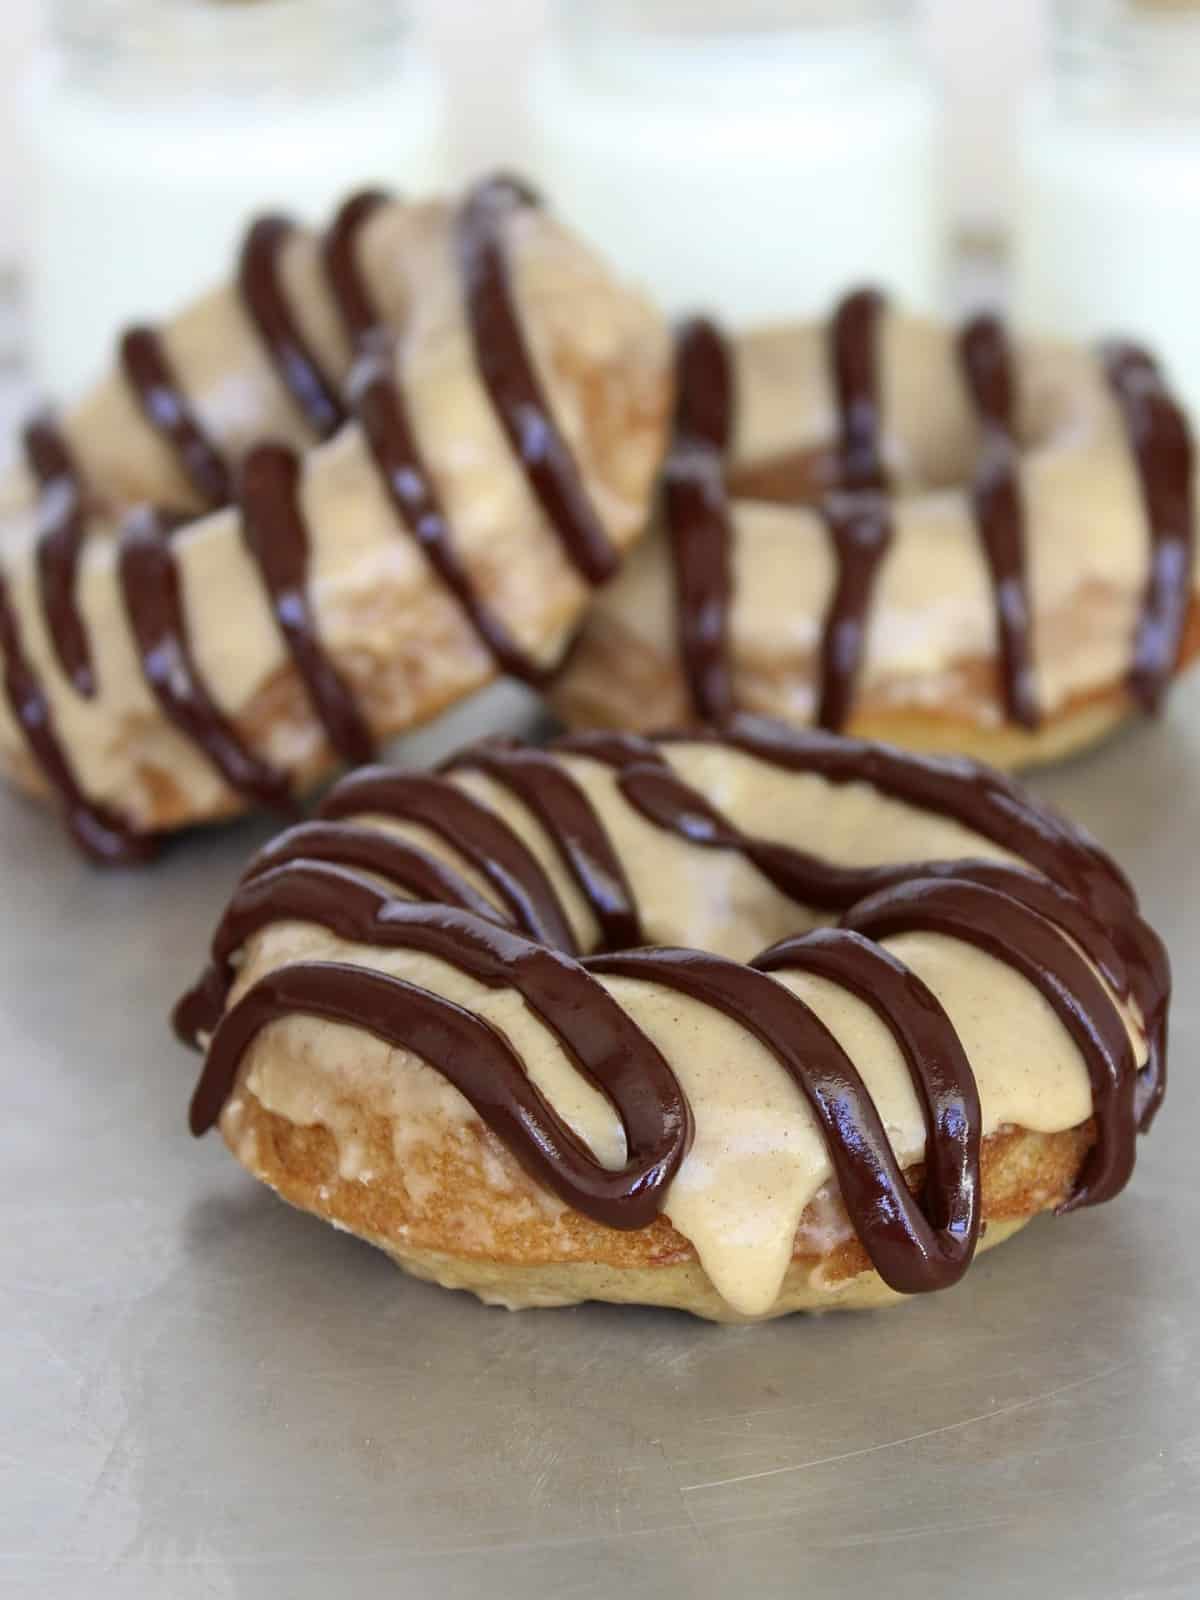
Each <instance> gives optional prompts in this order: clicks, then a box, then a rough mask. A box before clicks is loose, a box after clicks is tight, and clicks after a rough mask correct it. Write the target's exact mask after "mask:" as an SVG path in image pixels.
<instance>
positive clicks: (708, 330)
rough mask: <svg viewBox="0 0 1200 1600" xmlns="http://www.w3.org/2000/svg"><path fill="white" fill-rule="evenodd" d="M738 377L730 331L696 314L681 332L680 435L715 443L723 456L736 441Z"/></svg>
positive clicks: (678, 374) (677, 372)
mask: <svg viewBox="0 0 1200 1600" xmlns="http://www.w3.org/2000/svg"><path fill="white" fill-rule="evenodd" d="M735 407H736V381H735V376H734V370H733V357H732V355H731V354H730V350H729V346H728V345H727V344H726V342H725V336H724V334H723V333H722V332H721V330H720V329H719V328H718V327H717V325H716V323H715V322H712V321H710V320H709V318H707V317H690V318H689V319H688V320H687V321H686V322H684V323H683V324H682V326H681V327H680V328H679V330H678V332H677V333H676V335H675V436H676V438H677V439H687V440H696V441H699V442H700V443H702V444H706V445H709V446H710V447H711V448H712V449H713V450H715V451H716V452H717V454H718V455H719V456H722V457H724V456H725V455H727V454H728V452H729V450H730V449H731V447H732V445H733V418H734V414H735Z"/></svg>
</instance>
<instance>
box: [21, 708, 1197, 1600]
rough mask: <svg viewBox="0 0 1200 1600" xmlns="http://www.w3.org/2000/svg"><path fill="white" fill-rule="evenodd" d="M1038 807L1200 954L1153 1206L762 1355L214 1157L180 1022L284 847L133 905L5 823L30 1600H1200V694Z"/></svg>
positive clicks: (1177, 1049)
mask: <svg viewBox="0 0 1200 1600" xmlns="http://www.w3.org/2000/svg"><path fill="white" fill-rule="evenodd" d="M516 705H517V702H516V701H515V700H513V699H512V698H511V697H510V698H509V699H507V700H504V701H502V702H501V703H499V705H497V703H496V702H494V701H493V703H492V712H493V713H494V714H495V715H497V716H498V717H500V718H501V719H505V718H509V717H512V716H514V715H516V714H517V712H516V711H515V709H514V708H515V707H516ZM485 714H486V713H485V712H484V711H478V712H476V713H474V714H472V715H471V716H470V717H468V718H466V719H464V718H462V717H460V718H458V719H457V720H456V721H452V723H451V725H450V726H449V728H447V729H446V730H445V731H444V733H442V734H440V735H439V738H438V741H437V742H438V743H439V744H444V743H445V742H446V741H447V740H449V739H451V738H454V737H461V736H462V734H463V732H464V727H465V726H466V725H467V724H469V723H471V722H478V720H479V719H480V717H481V716H483V715H485ZM432 748H433V744H432V743H431V742H430V741H425V743H424V744H423V746H415V745H414V746H410V748H409V751H408V755H409V756H410V757H412V758H414V759H415V758H417V757H418V756H419V755H422V754H427V753H428V752H429V751H430V750H431V749H432ZM1038 787H1039V788H1040V789H1042V790H1043V791H1044V792H1045V793H1047V794H1049V795H1050V796H1051V797H1052V798H1053V799H1054V800H1056V801H1057V802H1058V803H1059V804H1061V805H1063V806H1064V807H1066V808H1067V809H1069V810H1070V811H1071V812H1072V813H1073V814H1074V815H1076V816H1077V817H1079V818H1080V819H1082V820H1083V821H1084V822H1086V823H1087V824H1088V825H1090V826H1091V827H1092V828H1093V829H1094V830H1095V831H1096V832H1097V833H1098V834H1099V836H1100V837H1101V839H1102V840H1103V841H1104V842H1105V843H1106V844H1108V845H1109V846H1111V847H1112V848H1113V849H1114V850H1115V851H1116V852H1117V853H1118V854H1119V855H1120V857H1121V858H1122V860H1123V861H1124V862H1125V864H1126V865H1127V867H1128V868H1129V870H1130V871H1131V873H1132V874H1133V876H1134V878H1135V879H1136V881H1137V882H1138V884H1139V886H1140V888H1141V889H1142V891H1143V893H1144V896H1145V900H1146V904H1147V906H1148V908H1149V912H1150V915H1151V917H1152V918H1153V919H1154V920H1155V921H1156V923H1157V925H1158V926H1159V927H1160V928H1161V929H1162V931H1163V932H1164V933H1165V934H1166V936H1167V937H1168V939H1169V940H1170V943H1171V947H1172V950H1173V954H1174V957H1175V966H1176V974H1177V996H1176V1002H1175V1016H1174V1029H1173V1049H1172V1057H1171V1065H1172V1073H1173V1082H1172V1086H1171V1089H1170V1093H1169V1095H1168V1099H1167V1103H1166V1109H1165V1111H1164V1113H1163V1115H1162V1117H1161V1118H1160V1121H1159V1125H1158V1126H1157V1127H1156V1129H1155V1131H1154V1134H1153V1136H1152V1137H1151V1138H1150V1139H1149V1140H1148V1141H1146V1142H1145V1143H1144V1144H1143V1146H1142V1152H1141V1160H1140V1162H1139V1165H1138V1170H1137V1175H1136V1178H1135V1180H1134V1183H1133V1186H1132V1188H1131V1189H1130V1190H1129V1192H1128V1193H1127V1194H1125V1195H1124V1196H1123V1197H1122V1198H1121V1199H1120V1200H1119V1201H1117V1202H1116V1203H1115V1204H1113V1205H1110V1206H1107V1207H1104V1208H1101V1209H1099V1210H1096V1211H1092V1212H1086V1213H1083V1214H1081V1215H1079V1216H1075V1217H1071V1218H1067V1219H1064V1220H1062V1221H1060V1222H1053V1221H1046V1222H1042V1223H1039V1224H1038V1225H1036V1226H1034V1227H1033V1228H1032V1229H1030V1230H1029V1232H1028V1233H1027V1234H1026V1235H1025V1236H1024V1237H1021V1238H1018V1239H1017V1240H1015V1241H1014V1242H1013V1243H1012V1244H1010V1245H1007V1246H1006V1247H1005V1248H1004V1249H1002V1250H999V1251H997V1252H996V1253H995V1254H994V1255H991V1256H988V1257H986V1258H985V1259H983V1260H982V1261H981V1262H980V1263H979V1264H978V1265H977V1266H976V1267H975V1268H974V1269H973V1271H972V1272H971V1274H970V1275H969V1277H968V1278H967V1280H966V1282H965V1283H964V1284H963V1285H962V1286H961V1287H960V1288H958V1289H957V1290H955V1291H953V1292H951V1293H949V1294H945V1295H936V1296H931V1297H928V1298H925V1299H921V1300H917V1301H915V1302H914V1303H913V1304H911V1305H909V1306H907V1307H904V1308H902V1309H899V1310H896V1311H892V1312H888V1313H884V1314H879V1315H860V1316H857V1317H847V1316H840V1317H831V1318H827V1319H825V1320H823V1321H814V1320H803V1319H792V1320H790V1321H785V1322H782V1323H775V1324H771V1325H769V1326H766V1327H762V1328H757V1329H749V1330H746V1329H720V1328H713V1327H709V1326H706V1325H703V1324H700V1323H696V1322H692V1321H690V1320H688V1319H686V1318H684V1317H682V1316H678V1315H674V1314H668V1313H655V1312H648V1311H636V1310H615V1309H610V1308H605V1307H598V1306H593V1307H585V1308H580V1309H576V1310H569V1311H546V1312H527V1313H524V1314H521V1315H519V1316H518V1315H511V1314H509V1313H507V1312H504V1311H498V1310H488V1309H485V1308H483V1307H481V1306H479V1305H478V1304H476V1302H475V1301H473V1300H470V1299H467V1298H466V1297H465V1296H462V1295H455V1294H450V1293H446V1292H443V1291H441V1290H438V1289H435V1288H431V1287H427V1286H426V1285H423V1284H419V1283H415V1282H411V1281H410V1280H408V1279H406V1278H404V1277H402V1276H401V1275H400V1273H398V1272H397V1271H396V1269H395V1268H394V1267H392V1266H390V1265H389V1264H388V1263H387V1262H386V1261H385V1260H384V1258H383V1257H382V1256H380V1255H378V1254H376V1253H375V1252H374V1251H372V1250H369V1249H368V1248H367V1247H366V1246H364V1245H361V1244H359V1243H357V1242H356V1241H354V1240H352V1239H349V1238H347V1237H345V1236H342V1235H339V1234H337V1233H335V1232H334V1231H333V1230H332V1229H329V1228H326V1227H323V1226H321V1225H320V1224H319V1223H316V1222H314V1221H312V1220H310V1219H308V1218H306V1217H303V1216H301V1215H300V1214H298V1213H296V1212H293V1211H290V1210H288V1209H287V1208H286V1207H285V1206H283V1205H282V1204H280V1203H279V1202H278V1201H277V1200H275V1199H274V1197H273V1196H272V1195H270V1194H269V1193H268V1192H267V1191H266V1190H265V1189H262V1188H260V1187H259V1186H257V1185H256V1184H254V1183H253V1182H252V1181H251V1180H250V1179H249V1178H248V1177H246V1176H245V1175H244V1174H243V1173H242V1172H241V1171H240V1169H238V1168H237V1167H236V1166H235V1165H234V1163H233V1162H232V1161H231V1160H230V1158H229V1157H228V1156H227V1155H226V1153H225V1151H224V1149H223V1147H222V1146H221V1145H220V1143H219V1142H218V1141H217V1140H216V1139H215V1138H209V1139H207V1140H205V1141H203V1142H202V1143H199V1144H197V1143H194V1142H193V1141H192V1140H191V1139H190V1138H189V1137H188V1135H187V1132H186V1130H185V1128H184V1104H185V1100H186V1097H187V1094H188V1091H189V1088H190V1085H191V1081H192V1077H193V1073H194V1062H193V1059H192V1058H191V1057H190V1056H189V1055H187V1054H186V1053H185V1052H183V1051H182V1050H181V1049H179V1048H178V1047H177V1046H176V1045H175V1044H174V1043H173V1041H172V1040H171V1038H170V1037H169V1035H168V1033H167V1030H166V1026H165V1023H164V1015H165V1013H166V1011H167V1008H168V1006H169V1005H170V1003H171V1001H172V1000H173V999H174V997H175V995H176V993H177V991H178V990H179V989H180V987H181V986H182V985H183V983H184V982H185V980H187V979H189V978H190V977H191V976H192V975H193V973H194V971H195V970H196V967H197V963H198V962H199V960H200V958H201V955H202V952H203V947H204V943H205V940H206V937H207V935H208V933H209V931H210V929H211V925H212V922H213V919H214V916H215V915H216V912H217V910H218V908H219V906H220V904H221V902H222V900H223V898H224V896H225V894H226V891H227V889H228V887H229V884H230V881H231V879H232V877H233V875H234V873H235V871H236V869H237V867H238V865H239V864H240V863H241V862H242V861H243V860H244V858H245V856H246V854H247V851H248V850H249V849H250V848H251V846H252V845H253V844H254V843H255V842H256V840H257V839H259V838H261V837H263V836H264V835H265V833H266V832H267V831H268V829H267V828H266V827H264V826H261V825H258V824H251V825H245V826H241V827H237V828H234V829H231V830H227V831H225V832H222V833H214V834H211V835H207V836H203V837H197V838H193V839H191V840H189V841H187V842H185V843H183V844H182V845H180V846H178V847H177V848H175V849H174V850H172V851H171V852H170V853H169V854H168V855H167V856H166V858H165V859H164V860H163V862H162V863H161V864H160V865H159V866H158V867H156V868H154V869H152V870H151V871H149V872H147V873H145V874H143V875H125V876H120V875H118V876H102V875H97V874H95V873H94V872H92V871H90V870H88V869H87V868H86V867H84V866H82V865H80V864H78V863H77V862H76V861H75V860H74V859H73V858H72V857H71V856H70V855H69V853H68V852H67V851H66V849H65V848H64V847H63V846H62V844H61V841H60V840H59V839H58V838H57V836H56V835H55V832H54V829H53V827H52V825H51V824H50V822H49V821H48V819H47V818H46V817H45V816H44V815H42V814H41V813H40V812H38V811H36V810H35V809H33V808H31V807H29V806H27V805H25V804H23V803H21V802H20V801H17V800H15V799H13V798H12V797H11V796H8V795H5V796H4V797H3V798H2V799H0V859H2V861H3V882H4V886H5V914H4V919H3V940H4V945H3V961H2V963H0V970H2V972H3V979H2V983H3V990H2V993H3V1004H4V1021H5V1036H4V1037H5V1048H4V1080H5V1087H4V1099H3V1119H2V1121H0V1171H2V1173H3V1181H4V1202H3V1221H4V1225H3V1229H2V1230H0V1283H2V1285H3V1310H2V1313H0V1314H2V1316H3V1334H2V1340H0V1557H2V1560H0V1593H3V1594H6V1595H7V1594H12V1595H20V1596H26V1595H28V1596H35V1595H36V1596H38V1597H39V1600H60V1597H65V1596H77V1595H79V1596H83V1595H86V1596H88V1597H107V1596H122V1597H124V1596H155V1597H158V1596H169V1597H172V1600H175V1597H178V1600H190V1597H192V1596H202V1595H203V1596H213V1595H215V1596H253V1597H255V1600H257V1597H278V1600H309V1597H313V1600H315V1597H320V1600H329V1597H330V1596H354V1597H356V1600H358V1597H365V1600H371V1597H374V1596H377V1595H379V1596H382V1595H388V1596H396V1595H406V1596H407V1595H413V1596H421V1597H437V1600H441V1597H451V1596H454V1597H459V1596H462V1597H467V1596H471V1597H474V1596H476V1595H479V1594H487V1595H492V1596H497V1597H503V1596H507V1595H518V1594H521V1595H535V1596H542V1595H545V1596H555V1597H559V1596H564V1597H572V1600H582V1597H585V1596H587V1597H608V1596H618V1595H619V1596H622V1597H630V1600H638V1597H643V1596H646V1597H648V1596H671V1595H675V1594H683V1593H687V1594H690V1595H694V1596H698V1597H707V1596H717V1595H728V1594H740V1593H743V1592H744V1593H746V1594H748V1595H754V1596H759V1597H764V1600H770V1597H774V1596H784V1595H786V1596H794V1595H821V1596H824V1595H829V1594H837V1595H839V1596H845V1597H854V1596H860V1595H861V1596H866V1595H871V1596H875V1595H877V1594H880V1593H884V1594H886V1595H887V1596H888V1597H889V1600H906V1597H908V1596H920V1597H922V1600H924V1597H926V1596H928V1595H942V1594H947V1593H959V1592H965V1593H970V1594H971V1595H972V1596H973V1597H979V1600H982V1597H992V1596H1000V1595H1004V1596H1008V1595H1054V1596H1056V1597H1073V1596H1088V1597H1094V1596H1100V1597H1109V1596H1134V1595H1137V1596H1143V1595H1145V1596H1148V1595H1154V1596H1165V1595H1194V1594H1197V1593H1200V1349H1198V1333H1197V1325H1198V1323H1200V1278H1198V1274H1197V1266H1198V1264H1200V1247H1198V1244H1197V1234H1198V1231H1200V1201H1198V1199H1197V1187H1196V1173H1197V1170H1198V1160H1197V1140H1198V1139H1200V1115H1198V1113H1200V1084H1198V1079H1197V1073H1196V1058H1197V1054H1198V1048H1200V906H1198V905H1197V903H1196V902H1197V889H1198V888H1200V883H1198V880H1197V873H1196V868H1195V848H1196V842H1197V836H1198V834H1200V828H1198V827H1197V824H1198V822H1200V684H1193V685H1190V686H1189V687H1188V689H1187V690H1186V691H1185V692H1184V693H1183V694H1181V695H1179V696H1178V697H1177V699H1176V701H1175V702H1174V705H1173V707H1172V711H1171V714H1170V717H1169V718H1168V720H1167V721H1166V722H1165V723H1164V724H1162V725H1161V726H1157V727H1150V726H1143V727H1139V728H1137V729H1134V730H1133V731H1132V732H1130V733H1128V734H1127V735H1125V736H1124V737H1122V738H1121V739H1120V740H1118V741H1117V742H1116V743H1115V744H1114V745H1111V746H1109V747H1108V748H1107V749H1104V750H1102V751H1099V752H1097V753H1096V754H1094V755H1093V756H1090V757H1088V758H1087V759H1085V760H1082V761H1078V762H1076V763H1074V764H1072V765H1070V766H1067V767H1064V768H1061V769H1060V770H1058V771H1057V772H1055V773H1053V774H1052V775H1050V776H1049V777H1046V778H1044V779H1042V780H1040V781H1039V783H1038Z"/></svg>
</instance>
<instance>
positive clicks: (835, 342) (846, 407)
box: [829, 289, 888, 491]
mask: <svg viewBox="0 0 1200 1600" xmlns="http://www.w3.org/2000/svg"><path fill="white" fill-rule="evenodd" d="M884 309H885V302H884V298H883V296H882V295H881V294H880V293H879V291H878V290H877V289H856V290H855V291H854V293H853V294H848V295H847V296H846V298H845V299H844V300H843V301H841V303H840V304H839V305H838V307H837V309H836V310H835V312H834V314H833V322H832V324H831V326H830V331H829V337H830V364H831V366H832V368H833V386H834V392H835V394H836V396H837V408H838V423H839V437H838V483H839V485H840V486H841V487H842V488H843V489H849V490H852V491H853V490H859V489H874V490H878V491H883V490H885V489H886V488H887V486H888V478H887V472H886V470H885V468H884V465H883V457H882V455H881V453H880V435H881V432H882V425H881V420H880V409H881V406H880V383H879V327H880V324H881V322H882V320H883V313H884Z"/></svg>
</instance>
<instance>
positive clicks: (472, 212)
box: [455, 178, 618, 584]
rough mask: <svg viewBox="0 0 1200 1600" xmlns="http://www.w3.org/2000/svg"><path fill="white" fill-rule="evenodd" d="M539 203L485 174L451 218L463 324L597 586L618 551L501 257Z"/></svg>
mask: <svg viewBox="0 0 1200 1600" xmlns="http://www.w3.org/2000/svg"><path fill="white" fill-rule="evenodd" d="M537 204H538V199H537V196H536V195H535V194H534V193H533V192H532V191H531V190H530V189H528V188H527V187H526V186H525V185H523V184H521V183H518V182H516V181H515V180H513V179H511V178H491V179H488V180H487V181H486V182H484V183H480V184H477V185H476V186H475V188H474V189H472V190H471V191H470V193H469V194H468V195H467V197H466V200H465V201H464V202H463V204H462V206H461V208H460V210H459V212H458V215H457V218H456V221H455V232H456V238H457V248H458V262H459V270H460V272H461V274H462V281H463V293H464V296H465V301H466V311H467V321H468V324H469V326H470V331H471V340H472V343H473V346H474V351H475V363H476V366H477V368H478V370H479V375H480V377H481V379H482V380H483V385H484V388H485V389H486V390H487V393H488V396H489V398H490V400H491V402H492V406H493V408H494V409H495V412H496V416H497V418H498V419H499V421H500V423H501V425H502V426H503V428H504V431H505V433H506V434H507V436H508V440H509V443H510V444H511V446H512V449H513V451H514V453H515V455H516V457H517V460H518V461H519V462H520V464H521V467H522V469H523V471H524V473H525V476H526V478H527V480H528V482H529V487H530V489H531V490H532V492H533V495H534V497H535V499H536V500H537V502H538V504H539V505H540V506H541V508H542V510H543V511H544V512H545V514H546V517H547V518H548V520H549V522H550V524H551V526H552V527H553V528H554V530H555V532H556V533H557V535H558V537H559V539H560V540H561V542H562V546H563V549H564V551H565V552H566V555H567V557H568V559H569V560H570V561H571V563H572V564H573V565H574V567H575V568H576V570H577V571H578V572H579V573H580V575H581V576H582V577H583V578H585V579H586V580H587V582H589V583H593V584H600V583H604V582H606V581H607V580H608V579H609V578H611V577H612V576H613V574H614V573H615V571H616V569H617V562H618V558H617V552H616V550H615V549H614V547H613V544H612V541H611V540H610V539H609V537H608V534H607V532H606V531H605V528H604V525H603V524H602V522H601V521H600V518H599V516H598V515H597V513H596V510H595V508H594V506H593V505H592V503H591V501H590V499H589V498H588V494H587V490H586V489H585V487H584V484H583V480H582V478H581V476H580V473H579V468H578V466H577V465H576V462H575V459H574V457H573V456H572V454H571V451H570V448H569V446H568V445H567V442H566V440H565V439H564V438H563V436H562V433H561V432H560V431H559V428H558V425H557V423H556V422H555V420H554V416H553V413H552V411H551V409H550V406H549V404H548V402H547V400H546V397H545V395H544V394H543V392H542V386H541V384H540V382H539V380H538V377H537V373H536V371H535V368H534V364H533V360H532V357H531V355H530V353H529V349H528V347H527V345H526V342H525V336H524V334H523V332H522V329H521V316H520V313H519V311H518V308H517V302H516V296H515V292H514V289H513V284H512V281H511V277H510V273H509V269H508V263H507V261H506V259H505V254H504V244H503V232H504V227H505V223H506V221H507V219H508V218H509V217H510V216H511V215H512V214H513V213H514V212H515V211H517V210H519V209H520V208H522V207H527V206H535V205H537Z"/></svg>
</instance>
